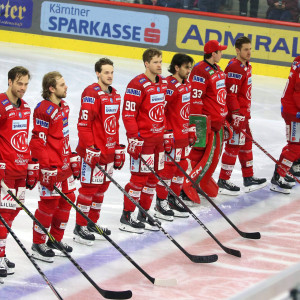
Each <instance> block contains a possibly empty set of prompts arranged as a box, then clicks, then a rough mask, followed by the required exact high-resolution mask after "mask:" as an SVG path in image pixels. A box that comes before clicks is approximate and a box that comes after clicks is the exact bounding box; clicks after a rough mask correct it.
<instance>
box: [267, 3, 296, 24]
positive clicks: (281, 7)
mask: <svg viewBox="0 0 300 300" xmlns="http://www.w3.org/2000/svg"><path fill="white" fill-rule="evenodd" d="M267 1H268V4H269V9H268V11H267V19H271V20H279V21H287V22H298V20H299V9H298V0H285V1H280V0H267Z"/></svg>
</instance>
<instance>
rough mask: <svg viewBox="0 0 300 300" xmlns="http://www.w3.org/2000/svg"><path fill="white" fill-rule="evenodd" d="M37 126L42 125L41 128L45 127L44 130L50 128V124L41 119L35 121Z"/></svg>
mask: <svg viewBox="0 0 300 300" xmlns="http://www.w3.org/2000/svg"><path fill="white" fill-rule="evenodd" d="M35 124H36V125H40V126H41V127H44V128H49V122H46V121H44V120H41V119H35Z"/></svg>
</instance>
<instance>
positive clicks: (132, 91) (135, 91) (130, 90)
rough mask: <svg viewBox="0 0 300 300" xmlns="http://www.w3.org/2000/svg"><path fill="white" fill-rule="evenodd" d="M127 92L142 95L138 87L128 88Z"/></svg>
mask: <svg viewBox="0 0 300 300" xmlns="http://www.w3.org/2000/svg"><path fill="white" fill-rule="evenodd" d="M126 94H128V95H133V96H141V91H140V90H136V89H131V88H127V89H126Z"/></svg>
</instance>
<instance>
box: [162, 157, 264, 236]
mask: <svg viewBox="0 0 300 300" xmlns="http://www.w3.org/2000/svg"><path fill="white" fill-rule="evenodd" d="M167 156H168V157H169V159H170V160H171V161H172V162H173V163H174V164H175V165H176V167H177V168H178V169H179V170H180V171H181V172H182V174H183V175H184V176H185V177H186V178H187V179H188V180H189V181H190V182H191V184H192V185H193V187H194V188H195V189H196V191H197V192H198V193H199V194H201V195H202V196H203V197H204V198H205V199H206V200H207V201H208V202H209V203H210V204H211V205H212V206H213V207H214V208H215V209H216V210H217V211H218V212H219V213H220V215H221V216H222V217H223V218H224V219H225V220H226V221H227V222H228V223H229V224H230V225H231V226H232V227H233V229H234V230H235V231H237V232H238V233H239V235H240V236H242V237H243V238H247V239H260V233H259V232H243V231H241V230H239V229H238V228H237V227H236V226H235V225H234V224H233V223H232V222H231V221H230V219H229V218H228V217H227V216H226V215H225V214H224V213H223V211H222V210H221V209H220V208H219V207H218V206H217V205H216V204H215V203H214V201H213V200H212V199H211V198H210V197H209V196H208V195H207V194H206V193H205V192H204V191H203V190H202V189H201V188H200V186H199V185H198V184H196V182H195V181H194V180H193V179H192V178H191V176H189V175H188V174H187V173H186V171H185V170H184V169H183V168H182V167H181V166H180V164H179V163H178V162H176V161H175V159H174V158H173V157H172V156H171V155H169V154H167Z"/></svg>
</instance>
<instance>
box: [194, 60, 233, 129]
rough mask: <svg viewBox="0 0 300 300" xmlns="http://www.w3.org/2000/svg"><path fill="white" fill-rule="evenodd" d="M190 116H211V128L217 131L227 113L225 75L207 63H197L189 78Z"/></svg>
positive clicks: (215, 66)
mask: <svg viewBox="0 0 300 300" xmlns="http://www.w3.org/2000/svg"><path fill="white" fill-rule="evenodd" d="M189 80H190V82H191V85H192V90H191V114H204V115H209V116H211V127H212V129H213V130H216V131H219V130H220V129H221V126H222V125H223V123H224V120H225V117H226V115H227V113H228V111H227V106H226V94H227V92H226V87H225V73H224V72H223V71H222V70H221V69H220V67H219V66H218V65H216V64H215V65H211V64H209V63H208V62H207V61H201V62H199V63H197V64H196V65H195V66H194V68H193V70H192V72H191V74H190V77H189Z"/></svg>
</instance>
